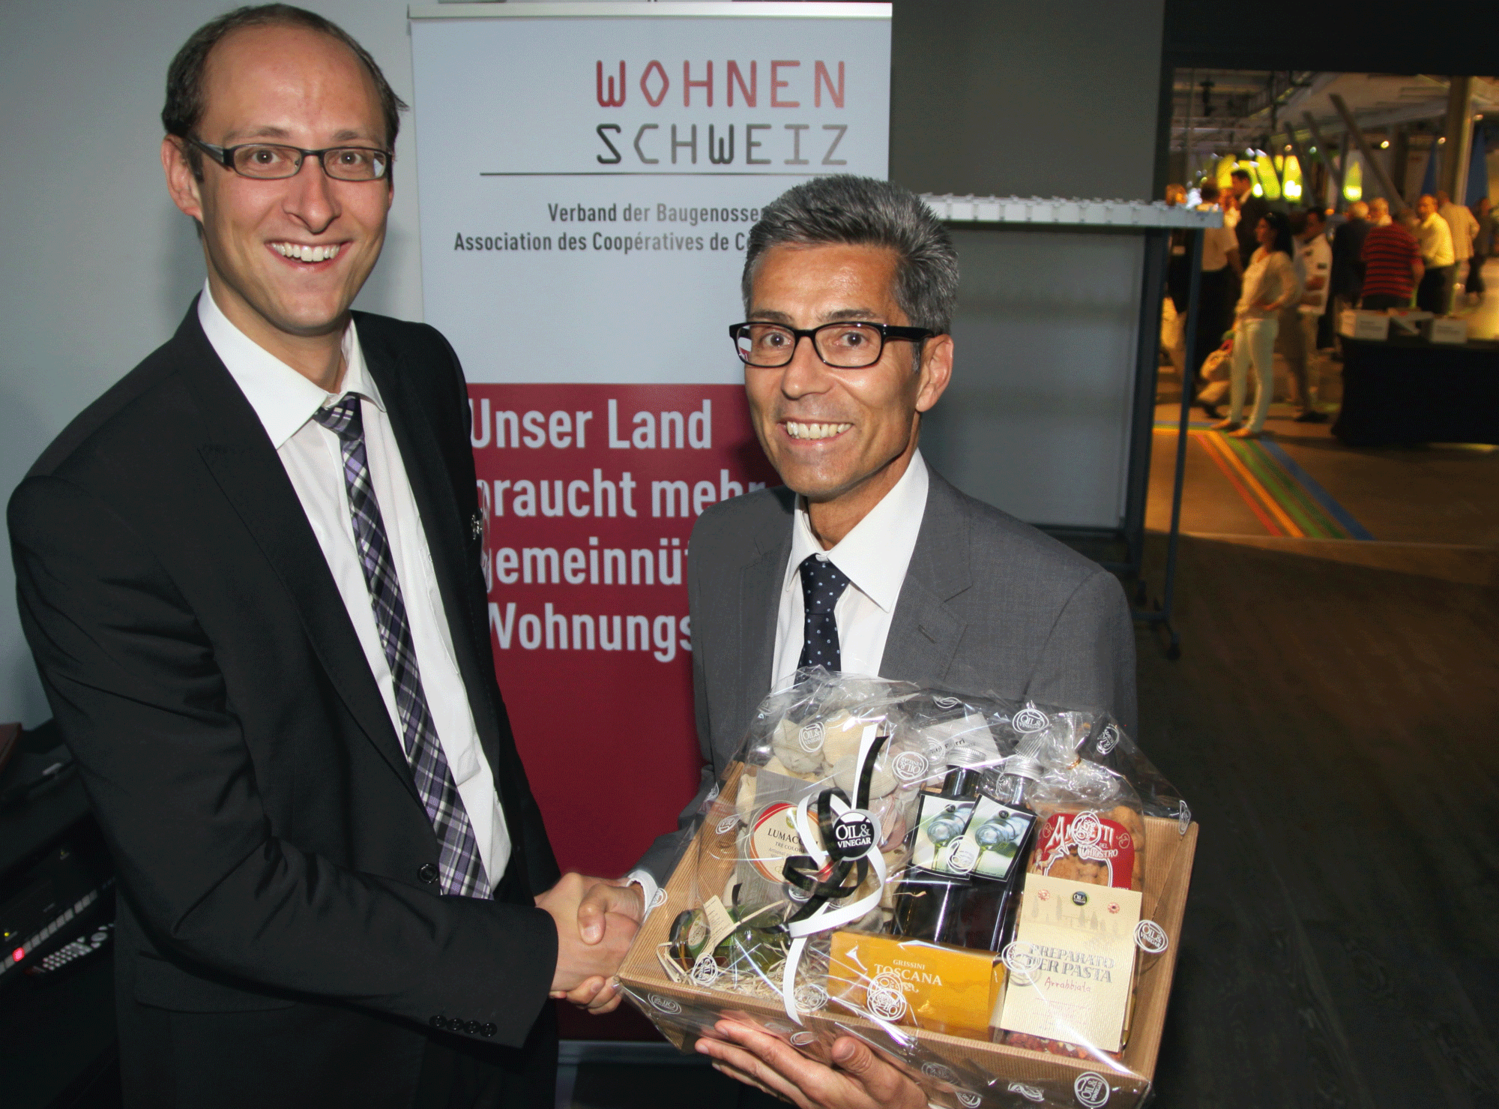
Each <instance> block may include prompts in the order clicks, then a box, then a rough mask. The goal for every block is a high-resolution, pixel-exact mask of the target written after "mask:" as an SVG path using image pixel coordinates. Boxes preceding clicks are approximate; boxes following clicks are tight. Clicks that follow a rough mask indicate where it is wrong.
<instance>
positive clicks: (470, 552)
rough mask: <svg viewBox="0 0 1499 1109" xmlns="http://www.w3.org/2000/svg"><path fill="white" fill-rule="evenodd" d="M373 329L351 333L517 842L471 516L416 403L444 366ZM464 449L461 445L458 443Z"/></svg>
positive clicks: (428, 418)
mask: <svg viewBox="0 0 1499 1109" xmlns="http://www.w3.org/2000/svg"><path fill="white" fill-rule="evenodd" d="M373 330H374V329H373V328H368V327H366V328H364V329H363V330H361V331H360V334H359V341H360V345H361V347H362V349H363V351H364V360H365V367H366V368H367V369H368V370H369V372H370V376H371V377H373V378H374V379H375V384H376V385H377V386H378V387H379V389H380V395H381V397H383V398H384V399H385V414H386V416H387V417H388V418H389V420H390V426H391V431H392V433H393V434H394V435H395V439H396V446H397V447H398V448H399V450H400V452H401V462H402V464H403V466H404V467H405V470H406V480H407V482H408V483H409V484H410V485H411V495H412V497H413V498H414V499H415V501H416V507H417V513H418V514H419V515H420V516H421V520H422V531H423V533H424V534H425V536H426V539H427V550H428V553H429V554H430V556H431V558H432V569H433V572H434V574H435V575H436V577H437V588H438V592H439V594H440V595H441V597H442V607H443V613H444V614H445V616H446V618H447V621H448V637H449V638H450V639H451V641H452V644H453V654H454V656H455V658H456V659H457V662H458V671H459V673H460V674H461V675H462V677H463V684H464V688H465V689H466V690H467V691H468V700H469V707H470V709H471V710H472V711H473V714H474V724H475V728H476V730H477V731H478V733H479V744H480V746H481V747H482V748H483V750H484V756H485V759H486V760H487V761H488V763H489V767H490V771H491V774H492V776H493V778H494V784H495V788H496V789H497V790H498V791H499V794H500V799H501V803H502V805H503V806H504V809H505V813H506V820H507V825H508V827H509V829H510V832H511V837H512V839H513V840H515V841H516V842H517V844H518V843H519V836H520V815H519V814H520V808H519V803H520V798H519V795H518V793H517V792H516V790H517V784H516V782H515V781H514V780H513V777H512V775H510V774H505V773H502V768H503V767H504V765H505V762H504V760H503V759H502V756H501V752H500V745H499V734H500V727H499V714H498V710H497V708H496V706H495V705H494V703H493V701H492V699H491V698H490V697H489V696H488V694H487V692H486V691H487V690H488V689H490V687H491V686H492V685H493V683H494V674H493V672H492V671H491V672H489V673H485V670H486V668H487V666H488V665H489V662H488V657H487V655H485V656H481V655H480V653H479V651H478V650H477V648H476V646H475V643H476V641H477V635H478V633H476V629H475V628H474V626H473V613H474V608H473V604H472V602H471V599H470V590H471V588H472V583H471V582H470V581H469V580H468V578H469V577H470V576H471V575H473V574H475V573H476V572H477V571H478V563H477V562H476V561H475V560H476V559H478V558H479V557H480V555H479V550H478V547H477V545H476V544H471V543H470V542H469V540H470V536H471V534H472V533H471V530H470V529H471V526H472V525H471V522H470V521H468V520H466V519H464V516H463V511H462V509H461V508H460V507H459V504H458V501H457V499H456V497H455V495H454V492H453V481H452V476H451V474H450V471H449V466H448V463H447V461H446V460H445V457H444V454H443V451H442V446H441V444H440V442H439V441H438V438H437V435H436V433H435V430H434V427H433V420H432V414H431V413H429V412H428V411H427V407H426V406H424V405H423V404H422V402H421V397H420V396H419V395H418V394H419V390H418V389H417V387H416V386H417V385H418V384H419V382H418V380H417V378H418V375H424V374H428V373H432V372H439V373H440V372H445V369H446V368H445V367H428V366H411V365H400V364H398V361H397V357H396V355H395V353H394V352H393V351H391V350H390V348H389V347H388V346H386V345H385V344H384V343H381V342H380V341H379V340H378V338H377V337H376V336H375V335H374V334H373ZM464 449H465V450H467V449H468V448H467V444H466V443H465V444H464ZM480 631H481V632H482V634H483V635H484V636H487V635H488V634H489V629H488V628H487V627H484V628H482V629H480ZM517 854H519V852H517Z"/></svg>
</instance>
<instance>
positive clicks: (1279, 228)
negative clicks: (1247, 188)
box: [1213, 212, 1301, 439]
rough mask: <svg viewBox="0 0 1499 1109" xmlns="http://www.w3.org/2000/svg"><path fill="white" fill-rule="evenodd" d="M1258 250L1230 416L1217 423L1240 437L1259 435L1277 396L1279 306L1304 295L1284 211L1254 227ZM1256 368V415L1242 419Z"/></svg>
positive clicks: (1237, 319)
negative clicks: (1251, 372)
mask: <svg viewBox="0 0 1499 1109" xmlns="http://www.w3.org/2000/svg"><path fill="white" fill-rule="evenodd" d="M1254 231H1255V238H1256V239H1257V240H1258V241H1259V248H1258V249H1257V250H1255V252H1254V254H1253V255H1252V256H1251V257H1250V259H1249V267H1248V268H1247V269H1246V270H1245V271H1244V291H1243V292H1242V293H1240V294H1239V303H1238V305H1237V306H1236V307H1235V309H1234V354H1233V362H1232V364H1231V371H1230V372H1231V374H1232V377H1231V379H1230V381H1231V384H1230V386H1229V402H1228V403H1229V407H1228V419H1226V420H1219V421H1218V422H1217V423H1216V424H1214V425H1213V430H1214V431H1227V432H1228V433H1229V434H1231V435H1232V436H1233V437H1234V438H1236V439H1258V438H1259V437H1260V436H1261V435H1263V434H1264V433H1265V417H1266V416H1267V415H1269V413H1270V399H1271V397H1272V396H1274V394H1275V365H1274V351H1275V336H1276V333H1277V332H1278V331H1279V326H1278V323H1277V321H1278V318H1279V314H1280V310H1281V309H1282V308H1285V307H1286V306H1287V305H1293V304H1295V303H1297V301H1299V300H1300V299H1301V284H1300V282H1298V281H1297V280H1296V268H1295V265H1294V264H1293V262H1292V253H1291V252H1292V249H1293V245H1294V244H1293V240H1292V238H1291V224H1290V221H1289V220H1288V219H1287V218H1286V216H1285V215H1284V214H1283V213H1281V212H1266V213H1265V214H1264V215H1263V216H1261V217H1260V219H1259V222H1257V223H1256V224H1255V225H1254ZM1251 365H1252V366H1253V367H1254V376H1255V398H1254V413H1253V415H1252V416H1251V417H1250V420H1249V423H1248V424H1245V423H1244V422H1243V416H1244V389H1245V382H1246V381H1247V379H1248V375H1249V367H1250V366H1251Z"/></svg>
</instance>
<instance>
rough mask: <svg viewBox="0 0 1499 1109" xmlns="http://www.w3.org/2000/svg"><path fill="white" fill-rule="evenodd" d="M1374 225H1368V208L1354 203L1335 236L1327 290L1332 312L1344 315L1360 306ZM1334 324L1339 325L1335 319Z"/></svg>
mask: <svg viewBox="0 0 1499 1109" xmlns="http://www.w3.org/2000/svg"><path fill="white" fill-rule="evenodd" d="M1373 226H1374V225H1373V224H1371V223H1370V222H1369V206H1368V205H1367V204H1365V203H1364V202H1363V201H1362V200H1359V201H1355V202H1354V203H1353V204H1352V206H1350V207H1349V209H1348V218H1347V219H1346V220H1345V221H1344V222H1343V223H1342V225H1341V226H1339V227H1338V229H1337V230H1336V231H1334V232H1333V233H1332V275H1331V277H1330V279H1329V280H1328V289H1329V292H1330V294H1331V296H1332V310H1333V312H1334V313H1337V312H1341V311H1342V310H1343V309H1344V308H1351V307H1352V306H1353V305H1355V304H1357V303H1358V298H1359V296H1360V295H1361V294H1362V293H1363V288H1364V239H1365V238H1366V237H1367V236H1368V234H1369V229H1370V228H1371V227H1373ZM1333 322H1334V323H1336V322H1337V318H1336V316H1334V319H1333Z"/></svg>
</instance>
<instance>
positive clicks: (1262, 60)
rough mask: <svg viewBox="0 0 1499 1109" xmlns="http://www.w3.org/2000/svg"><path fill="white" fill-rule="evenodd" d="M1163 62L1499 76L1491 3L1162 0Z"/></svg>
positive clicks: (1355, 71)
mask: <svg viewBox="0 0 1499 1109" xmlns="http://www.w3.org/2000/svg"><path fill="white" fill-rule="evenodd" d="M1163 45H1164V53H1165V60H1166V61H1167V63H1168V64H1172V65H1178V66H1192V65H1196V66H1212V67H1219V68H1224V69H1305V70H1321V71H1328V70H1332V71H1338V72H1353V73H1459V74H1468V75H1474V76H1488V75H1492V74H1494V73H1496V72H1499V50H1496V48H1495V22H1494V8H1493V6H1492V5H1491V4H1479V3H1474V2H1472V0H1466V2H1464V0H1457V2H1448V3H1444V4H1439V5H1432V6H1427V5H1420V4H1391V3H1348V2H1346V0H1345V2H1341V3H1338V2H1333V3H1328V2H1326V0H1322V2H1311V3H1308V2H1307V0H1255V2H1254V3H1252V4H1233V3H1224V2H1222V0H1166V19H1165V39H1164V44H1163Z"/></svg>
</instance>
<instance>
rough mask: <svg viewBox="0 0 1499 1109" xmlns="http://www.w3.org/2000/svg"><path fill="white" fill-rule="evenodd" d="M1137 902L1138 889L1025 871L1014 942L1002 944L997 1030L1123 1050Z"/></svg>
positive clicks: (1137, 910)
mask: <svg viewBox="0 0 1499 1109" xmlns="http://www.w3.org/2000/svg"><path fill="white" fill-rule="evenodd" d="M1140 900H1141V897H1140V893H1139V892H1138V891H1137V890H1128V889H1115V888H1114V887H1112V886H1098V885H1093V884H1091V883H1085V882H1070V881H1068V880H1067V879H1065V878H1049V877H1047V876H1046V875H1044V874H1027V875H1026V876H1025V894H1024V901H1023V902H1022V904H1021V907H1020V920H1019V923H1018V924H1017V926H1016V929H1015V941H1014V943H1012V944H1008V945H1007V946H1006V948H1005V963H1006V965H1007V966H1008V967H1009V970H1010V983H1009V988H1008V990H1007V991H1006V993H1005V999H1004V1005H1003V1006H1002V1011H1001V1014H1000V1019H999V1021H998V1023H999V1025H1000V1027H1002V1028H1005V1029H1007V1030H1009V1031H1011V1032H1027V1033H1030V1034H1031V1035H1035V1036H1044V1037H1045V1038H1047V1039H1050V1040H1062V1041H1064V1042H1066V1043H1072V1044H1085V1045H1091V1046H1093V1047H1095V1048H1098V1049H1100V1050H1103V1051H1118V1050H1119V1048H1120V1046H1121V1041H1122V1037H1123V1032H1124V1018H1125V1014H1126V1012H1127V1011H1128V1009H1129V996H1130V980H1131V978H1132V977H1133V974H1134V967H1135V926H1136V925H1137V924H1139V923H1140Z"/></svg>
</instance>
